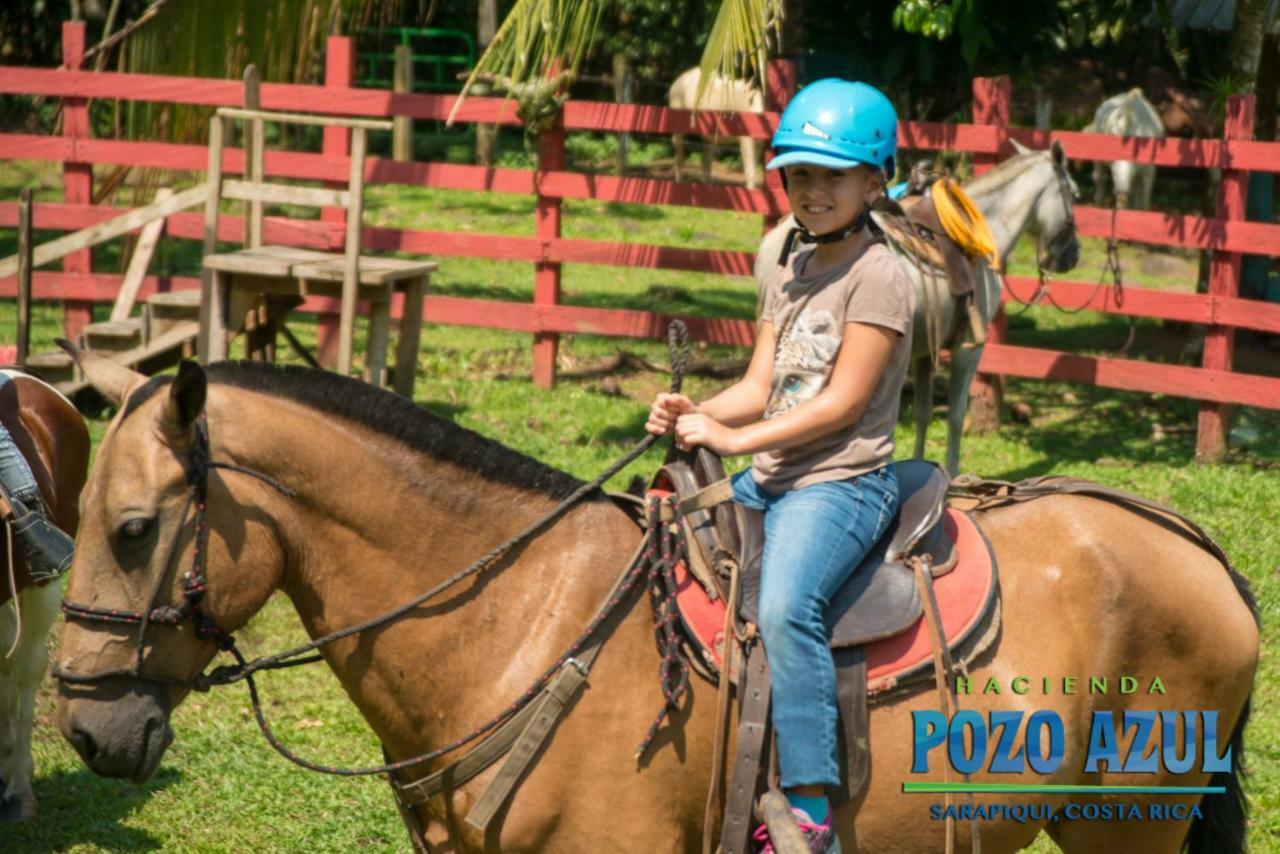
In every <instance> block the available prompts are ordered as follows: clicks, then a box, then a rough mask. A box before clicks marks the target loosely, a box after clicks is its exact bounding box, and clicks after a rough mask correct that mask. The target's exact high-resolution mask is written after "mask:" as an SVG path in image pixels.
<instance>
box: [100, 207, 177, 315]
mask: <svg viewBox="0 0 1280 854" xmlns="http://www.w3.org/2000/svg"><path fill="white" fill-rule="evenodd" d="M172 196H173V190H171V189H170V188H168V187H161V188H160V189H159V190H157V191H156V201H157V202H159V201H164V200H165V199H168V198H170V197H172ZM162 231H164V220H163V219H155V220H152V221H151V222H149V223H147V224H146V225H145V226H144V227H143V229H142V236H141V237H139V238H138V242H137V244H136V245H135V246H134V247H133V255H132V256H131V257H130V258H129V268H128V269H127V270H125V273H124V281H123V282H122V283H121V284H120V293H119V295H117V296H116V301H115V305H113V306H112V307H111V317H110V320H112V321H121V320H125V319H126V318H128V317H129V315H131V314H133V306H134V303H135V302H136V301H137V299H138V288H139V287H140V286H141V285H142V279H143V277H144V276H146V275H147V268H148V267H150V266H151V257H152V256H153V255H154V254H155V251H156V244H157V243H159V242H160V233H161V232H162Z"/></svg>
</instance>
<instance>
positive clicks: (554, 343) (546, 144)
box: [533, 125, 565, 389]
mask: <svg viewBox="0 0 1280 854" xmlns="http://www.w3.org/2000/svg"><path fill="white" fill-rule="evenodd" d="M564 164H565V131H564V128H563V127H560V126H559V125H557V126H556V127H552V128H551V129H549V130H547V131H546V132H544V133H543V134H542V137H541V138H540V139H539V140H538V169H539V171H542V172H552V171H559V170H562V169H564ZM538 183H539V185H541V181H539V182H538ZM561 206H562V203H561V201H560V199H557V198H552V197H549V196H544V195H542V191H541V188H539V191H538V202H537V207H536V209H535V211H534V233H535V234H536V235H537V237H538V238H539V239H540V240H541V241H542V242H543V244H544V245H545V246H550V245H551V242H552V241H555V240H559V238H560V221H561V215H562V210H561ZM558 302H560V264H559V262H556V261H550V260H548V259H547V258H545V257H544V258H542V259H540V260H538V261H537V262H535V264H534V268H533V303H534V305H535V306H538V307H539V308H542V307H545V306H548V305H555V304H556V303H558ZM559 347H560V336H559V335H558V334H556V333H554V332H552V333H538V334H536V335H534V337H533V383H534V385H536V386H538V387H539V388H546V389H549V388H552V387H554V386H555V384H556V353H557V351H558V349H559Z"/></svg>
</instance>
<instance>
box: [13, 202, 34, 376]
mask: <svg viewBox="0 0 1280 854" xmlns="http://www.w3.org/2000/svg"><path fill="white" fill-rule="evenodd" d="M31 207H32V202H31V188H30V187H23V188H22V192H21V196H20V201H19V202H18V211H19V213H18V330H17V337H18V341H17V346H18V352H17V356H16V357H15V361H16V363H17V365H18V367H20V368H21V367H24V366H25V365H26V364H27V355H28V354H29V353H30V352H31Z"/></svg>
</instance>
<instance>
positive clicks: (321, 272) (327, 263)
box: [289, 255, 440, 285]
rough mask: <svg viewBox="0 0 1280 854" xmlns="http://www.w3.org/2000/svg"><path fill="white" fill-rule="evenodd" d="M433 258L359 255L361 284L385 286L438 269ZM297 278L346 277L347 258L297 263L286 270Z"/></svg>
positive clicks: (322, 278)
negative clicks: (411, 259)
mask: <svg viewBox="0 0 1280 854" xmlns="http://www.w3.org/2000/svg"><path fill="white" fill-rule="evenodd" d="M439 266H440V265H439V264H437V263H435V262H434V261H409V260H406V259H403V258H382V257H377V256H373V255H361V256H360V264H359V269H360V284H361V285H384V284H387V283H390V282H398V281H401V280H403V279H416V278H418V277H419V276H422V275H425V274H427V273H432V272H434V271H435V270H436V269H438V268H439ZM289 272H290V275H292V276H295V277H296V278H299V279H320V280H324V281H330V282H341V281H343V279H344V278H345V277H346V260H345V259H344V258H342V257H341V256H338V257H332V258H328V259H325V260H322V261H314V262H308V263H305V264H296V265H294V267H293V268H292V269H291V270H290V271H289Z"/></svg>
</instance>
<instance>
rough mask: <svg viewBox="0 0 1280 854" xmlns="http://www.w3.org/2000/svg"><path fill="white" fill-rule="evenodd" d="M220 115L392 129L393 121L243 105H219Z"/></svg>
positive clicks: (261, 119)
mask: <svg viewBox="0 0 1280 854" xmlns="http://www.w3.org/2000/svg"><path fill="white" fill-rule="evenodd" d="M218 115H220V116H222V117H224V118H228V119H252V120H255V121H264V122H282V123H286V124H291V125H313V126H318V127H343V128H363V129H365V130H391V122H389V121H381V120H378V119H351V118H344V117H342V116H333V115H322V114H311V113H283V112H277V111H275V110H246V109H244V108H243V107H219V108H218Z"/></svg>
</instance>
